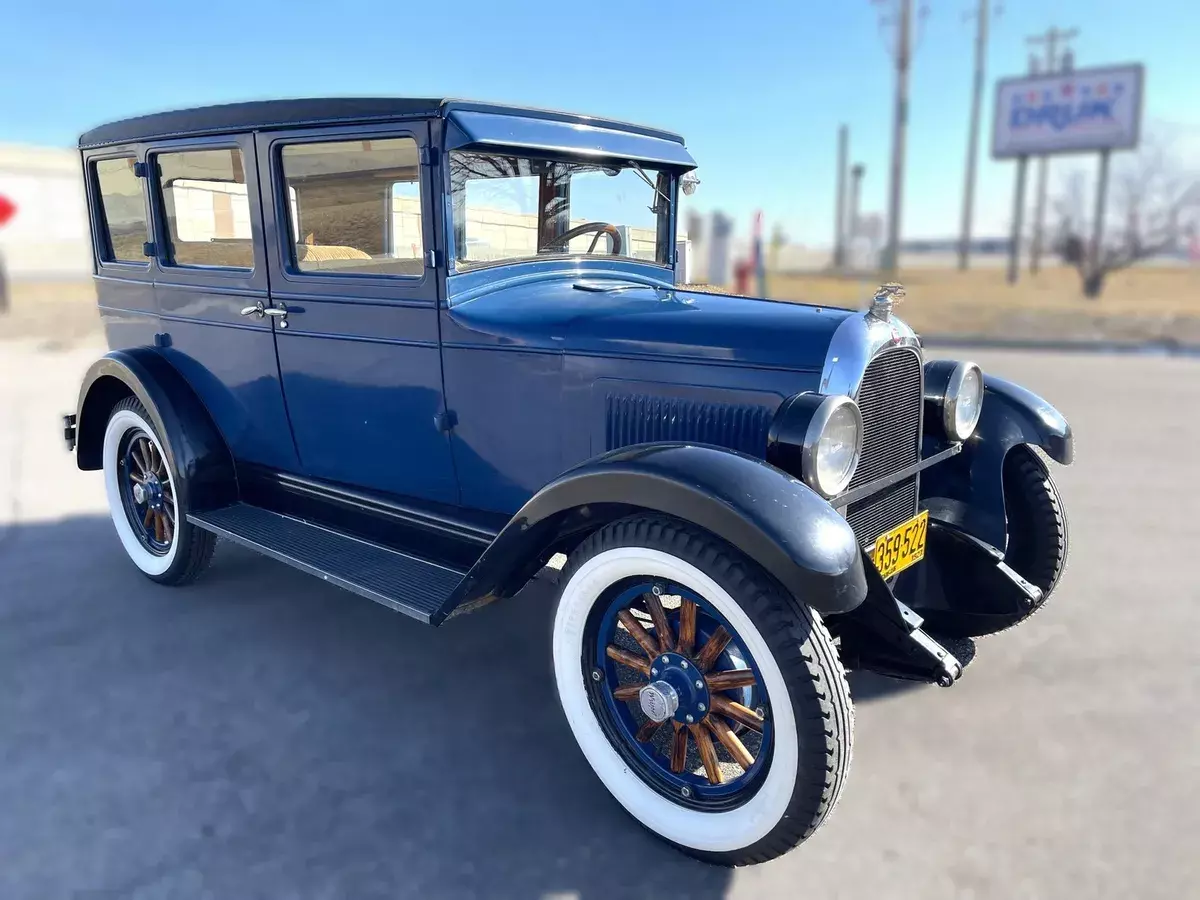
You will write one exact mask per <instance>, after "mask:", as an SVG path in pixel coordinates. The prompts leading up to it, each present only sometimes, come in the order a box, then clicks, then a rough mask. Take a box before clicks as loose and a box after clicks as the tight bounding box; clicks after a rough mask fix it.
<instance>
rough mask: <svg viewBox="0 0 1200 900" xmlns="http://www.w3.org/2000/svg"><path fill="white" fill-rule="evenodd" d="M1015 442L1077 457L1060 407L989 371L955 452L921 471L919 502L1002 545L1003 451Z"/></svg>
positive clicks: (1058, 457)
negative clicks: (977, 411)
mask: <svg viewBox="0 0 1200 900" xmlns="http://www.w3.org/2000/svg"><path fill="white" fill-rule="evenodd" d="M927 440H928V439H927ZM1018 444H1029V445H1032V446H1034V447H1040V448H1041V449H1042V450H1043V451H1044V452H1045V453H1046V455H1047V456H1049V457H1050V458H1051V459H1053V460H1055V461H1056V462H1059V463H1062V464H1063V465H1070V464H1071V462H1072V460H1073V459H1074V457H1075V443H1074V436H1073V435H1072V433H1071V426H1070V425H1069V424H1068V423H1067V420H1066V419H1065V418H1064V417H1063V415H1062V413H1060V412H1059V411H1058V410H1057V409H1055V408H1054V407H1053V406H1051V405H1050V404H1049V403H1047V402H1046V401H1045V400H1043V399H1042V398H1041V397H1039V396H1038V395H1037V394H1035V393H1033V392H1032V391H1029V390H1026V389H1025V388H1023V387H1021V386H1020V385H1017V384H1013V383H1012V382H1011V381H1006V380H1005V379H1003V378H997V377H995V376H994V375H987V376H985V378H984V399H983V409H982V412H981V415H980V417H979V425H978V426H977V427H976V429H975V433H974V434H973V435H971V437H970V439H969V440H968V441H967V442H966V445H965V446H964V447H963V452H962V453H960V454H959V455H958V456H956V457H954V458H953V459H950V460H947V461H946V462H944V463H942V464H940V465H937V466H933V467H932V468H930V469H927V470H926V471H925V472H922V473H921V499H922V502H923V503H924V504H925V506H927V507H928V509H929V511H930V513H931V514H932V515H933V516H935V517H936V518H938V519H941V520H942V521H944V522H947V523H949V524H952V525H954V526H956V527H958V528H961V529H962V530H963V531H965V532H966V533H967V534H970V535H973V536H974V537H976V538H978V539H979V540H981V541H983V542H984V543H987V544H990V545H991V546H993V547H998V548H1000V549H1001V550H1003V549H1004V548H1005V547H1007V545H1008V526H1007V518H1006V516H1005V511H1004V478H1003V473H1004V457H1005V456H1007V455H1008V451H1009V450H1011V449H1012V448H1013V447H1016V446H1017V445H1018ZM931 449H932V448H929V447H927V448H926V449H925V453H926V455H928V454H929V453H930V452H931Z"/></svg>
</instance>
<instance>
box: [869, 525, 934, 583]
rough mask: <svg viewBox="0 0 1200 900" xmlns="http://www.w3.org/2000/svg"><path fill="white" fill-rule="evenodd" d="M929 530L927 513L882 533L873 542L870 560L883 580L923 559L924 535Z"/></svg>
mask: <svg viewBox="0 0 1200 900" xmlns="http://www.w3.org/2000/svg"><path fill="white" fill-rule="evenodd" d="M928 530H929V513H928V512H922V513H919V514H918V515H917V516H915V517H914V518H911V519H909V520H908V521H907V522H905V523H904V524H903V525H897V526H896V527H895V528H893V529H892V530H891V531H887V532H884V533H883V534H881V535H880V536H879V538H878V540H876V541H875V547H874V548H873V549H872V550H871V559H872V560H873V561H874V563H875V568H876V569H878V570H879V574H880V575H882V576H883V577H884V578H891V577H892V576H893V575H895V574H896V573H897V572H903V571H904V570H905V569H907V568H908V567H909V566H911V565H912V564H913V563H919V562H920V561H921V560H923V559H924V558H925V533H926V532H927V531H928Z"/></svg>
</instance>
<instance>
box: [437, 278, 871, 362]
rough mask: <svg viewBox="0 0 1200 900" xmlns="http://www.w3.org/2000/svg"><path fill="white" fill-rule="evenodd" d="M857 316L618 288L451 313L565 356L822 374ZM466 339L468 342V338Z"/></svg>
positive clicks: (489, 299) (497, 298)
mask: <svg viewBox="0 0 1200 900" xmlns="http://www.w3.org/2000/svg"><path fill="white" fill-rule="evenodd" d="M852 315H855V313H854V312H853V311H850V310H844V309H831V308H828V307H820V306H809V305H805V304H799V303H785V302H779V301H772V300H765V299H761V298H754V297H741V296H733V295H730V294H720V293H708V292H701V291H687V290H678V289H674V288H663V287H655V286H651V285H645V284H636V283H632V282H628V283H627V282H622V281H619V280H614V279H604V280H603V281H599V280H597V281H588V280H586V279H580V278H569V279H552V280H547V281H539V282H534V283H528V282H522V283H518V284H510V285H505V284H503V283H501V284H499V285H496V286H495V287H494V288H492V289H489V290H486V291H484V292H480V293H477V294H475V295H474V296H473V297H472V298H471V299H469V300H466V301H465V302H459V303H456V304H455V305H454V306H452V307H451V309H450V318H451V319H452V320H453V321H454V322H456V323H457V324H458V325H460V326H461V327H462V328H464V329H466V330H468V331H475V332H484V333H486V334H488V335H490V336H491V338H492V340H493V341H495V342H497V343H499V344H501V345H504V344H507V345H536V346H543V347H547V348H549V347H557V348H560V349H561V350H563V351H564V352H567V353H584V354H608V355H618V356H622V355H624V356H639V357H645V356H652V357H670V358H673V359H680V360H690V361H711V362H722V363H726V364H729V363H734V364H737V363H740V364H744V365H750V366H765V367H771V368H782V369H793V370H807V371H819V370H820V369H821V367H822V365H823V364H824V361H825V354H826V351H827V350H828V347H829V342H830V339H831V337H832V335H833V332H834V331H835V330H836V329H837V327H838V325H839V324H841V322H842V321H843V320H844V319H846V318H847V317H848V316H852ZM464 337H465V335H464Z"/></svg>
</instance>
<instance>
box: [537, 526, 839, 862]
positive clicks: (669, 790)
mask: <svg viewBox="0 0 1200 900" xmlns="http://www.w3.org/2000/svg"><path fill="white" fill-rule="evenodd" d="M562 584H563V587H562V592H561V595H560V597H559V601H558V604H557V607H556V610H555V615H554V622H553V631H552V650H553V668H554V677H555V682H556V686H557V689H558V695H559V700H560V702H561V704H562V708H563V712H564V713H565V715H566V717H567V722H568V724H569V725H570V728H571V731H572V732H573V733H574V735H575V738H576V740H577V741H578V743H579V746H580V748H581V749H582V751H583V754H584V756H585V757H586V758H587V761H588V763H589V764H590V765H591V767H592V769H593V770H594V771H595V773H596V774H597V776H599V778H600V780H601V781H602V782H603V783H604V785H605V787H607V788H608V790H609V791H610V792H611V793H612V795H613V796H614V797H615V798H616V799H617V801H618V802H620V804H621V805H622V806H623V807H624V808H625V809H626V810H627V811H628V812H629V813H630V814H631V815H632V816H633V817H634V818H635V819H637V821H638V822H640V823H641V824H642V825H644V826H645V827H646V828H648V829H649V830H650V831H652V832H654V833H656V834H658V835H660V836H661V837H663V838H665V839H666V840H668V841H670V842H672V843H674V844H676V845H678V846H679V847H680V848H682V849H684V850H685V851H687V852H689V853H691V854H692V855H695V856H699V857H701V858H704V859H707V860H709V861H712V862H718V863H723V864H729V865H740V864H744V863H748V862H761V861H763V860H766V859H770V858H772V857H775V856H778V855H779V854H781V853H784V852H786V851H787V850H789V849H791V848H792V847H794V846H795V845H796V844H798V843H799V842H800V841H802V840H804V839H805V838H807V837H808V836H809V835H810V834H811V833H812V832H813V831H814V830H815V829H816V828H817V827H818V826H819V825H820V824H821V823H822V822H823V821H824V819H825V818H826V816H827V815H828V813H829V812H830V810H831V809H832V808H833V806H834V804H835V802H836V800H837V798H838V795H839V794H840V792H841V788H842V785H843V783H844V781H845V776H846V773H847V771H848V768H849V763H850V755H851V742H852V734H853V711H852V707H851V703H850V696H849V691H848V689H847V687H846V683H845V678H844V673H843V671H842V668H841V665H840V663H839V661H838V659H837V655H836V650H835V648H834V647H833V644H832V642H831V640H830V638H829V635H828V633H827V632H826V631H825V628H824V626H823V624H822V623H821V622H820V619H819V617H818V616H817V614H816V613H814V612H812V611H810V610H808V609H806V608H805V607H803V606H802V605H800V604H796V603H793V602H792V601H791V600H790V598H786V597H784V596H783V595H782V593H781V591H780V589H779V588H778V587H777V586H775V584H774V583H773V582H771V581H770V580H769V579H768V578H767V577H766V576H765V575H764V574H763V573H762V572H761V571H760V570H758V569H757V567H755V566H754V564H753V563H752V562H751V561H750V560H748V559H747V558H746V557H744V556H743V555H742V554H740V553H739V552H737V551H736V550H734V549H733V548H731V547H728V546H726V545H724V544H722V543H720V542H719V541H717V540H716V539H715V538H713V537H712V536H710V535H708V534H707V533H705V532H701V531H699V530H697V529H693V528H691V527H690V526H688V525H686V524H684V523H681V522H677V521H675V520H670V519H664V518H662V517H649V516H647V517H637V518H631V519H625V520H621V521H619V522H615V523H612V524H610V525H608V526H606V527H605V528H603V529H601V530H600V531H598V532H596V533H595V534H593V535H591V536H590V537H589V538H588V539H587V540H585V541H584V542H583V544H581V545H580V546H579V547H578V548H577V549H576V550H575V551H574V553H572V555H571V557H570V560H569V562H568V565H567V567H566V568H565V569H564V571H563V576H562ZM651 585H652V586H653V587H652V588H651V587H650V586H651ZM660 591H661V592H662V596H661V597H656V596H652V595H658V594H659V593H660ZM631 598H632V599H631ZM671 603H677V604H678V605H677V607H676V608H675V609H673V610H667V609H666V606H667V605H668V604H671ZM688 604H691V609H690V610H688V613H687V614H686V615H685V613H684V607H685V606H686V605H688ZM655 606H657V607H659V609H657V610H655V609H654V608H653V607H655ZM614 609H615V610H616V611H615V613H614ZM614 615H615V618H614ZM660 615H661V616H662V618H661V621H660ZM617 622H619V623H620V624H619V625H618V624H616V623H617ZM697 622H699V624H697ZM643 626H644V627H643ZM721 630H723V631H724V633H725V634H726V635H731V639H730V640H729V641H728V644H727V645H725V650H724V652H723V653H722V654H721V655H720V656H719V657H717V658H716V659H717V661H716V662H715V663H714V662H713V661H712V657H710V658H709V659H708V660H707V661H706V660H705V658H704V654H705V650H706V649H708V642H709V641H711V640H712V638H713V637H714V636H715V635H718V634H719V632H720V631H721ZM685 635H686V637H685ZM614 641H615V642H616V643H615V644H614V643H612V642H614ZM622 641H623V642H624V643H623V644H622V643H621V642H622ZM668 646H669V650H668V649H664V648H667V647H668ZM614 647H615V648H616V649H615V650H614V649H613V648H614ZM626 647H627V648H629V649H628V650H624V649H623V648H626ZM639 651H640V652H641V655H639ZM651 651H656V652H658V653H659V655H658V656H657V657H656V656H653V655H652V654H651ZM630 653H632V655H629V654H630ZM706 662H707V665H706ZM649 665H653V666H654V668H653V669H651V670H650V671H645V669H646V668H647V667H648V666H649ZM681 667H682V668H681ZM651 672H652V673H653V674H651ZM614 673H615V680H614ZM643 681H644V682H646V683H647V685H648V687H647V686H644V687H643V692H644V691H645V690H651V692H652V694H653V696H652V697H651V698H650V699H648V700H646V701H643V700H642V699H641V696H642V695H641V694H639V695H638V696H636V697H635V696H632V694H633V692H634V691H635V689H637V686H638V685H639V684H640V683H641V682H643ZM668 683H669V684H671V685H673V687H672V688H667V687H661V686H663V685H667V684H668ZM735 683H736V684H737V685H738V687H737V689H731V690H725V691H721V690H719V689H718V688H719V686H720V685H721V684H735ZM744 684H752V687H742V685H744ZM654 685H658V686H660V687H654ZM693 688H694V689H693ZM751 692H752V693H751ZM660 694H661V697H665V698H666V699H667V701H668V706H667V707H666V708H665V709H661V710H660V709H658V708H657V707H656V706H655V704H656V703H657V701H658V700H659V699H660ZM718 695H720V696H718ZM622 698H624V702H622ZM743 700H745V701H747V702H746V703H742V702H741V701H743ZM749 704H755V705H757V706H758V709H757V710H753V711H752V710H751V709H750V708H749ZM647 710H649V711H650V714H647ZM719 710H720V711H721V712H722V713H724V712H725V711H727V710H732V711H733V712H732V713H731V714H730V715H733V716H740V717H741V718H740V719H739V718H736V717H733V718H730V717H727V716H726V715H723V714H719V713H718V711H719ZM668 711H670V717H669V718H667V719H666V720H665V721H663V722H662V723H661V725H658V724H656V720H657V717H658V716H662V715H664V714H665V713H667V712H668ZM756 713H762V714H763V716H764V718H762V719H761V720H759V722H758V723H757V724H755V723H754V721H753V719H754V714H756ZM685 714H687V715H686V716H685ZM688 716H691V717H688ZM741 722H749V723H750V727H745V726H744V725H743V724H740V723H741ZM689 723H691V724H689ZM635 727H637V728H638V731H637V734H633V733H632V732H633V730H634V728H635ZM680 732H683V733H684V735H685V736H684V737H682V738H681V737H680ZM647 733H651V734H656V735H657V736H656V737H651V738H648V739H643V737H644V735H646V734H647ZM731 734H732V737H731ZM656 741H657V744H656V743H655V742H656ZM679 744H681V745H682V747H683V750H682V752H681V751H680V750H679V747H678V746H677V745H679ZM703 745H708V747H707V748H706V747H704V746H703ZM709 748H712V749H713V750H715V753H716V758H715V759H714V757H713V753H712V752H709ZM677 754H678V759H677V758H676V755H677ZM693 768H694V769H695V771H694V772H693V771H692V769H693Z"/></svg>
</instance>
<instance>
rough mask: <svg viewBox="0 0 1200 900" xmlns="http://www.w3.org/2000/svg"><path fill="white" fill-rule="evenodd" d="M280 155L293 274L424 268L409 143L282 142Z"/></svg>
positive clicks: (411, 272)
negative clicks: (290, 239) (294, 268)
mask: <svg viewBox="0 0 1200 900" xmlns="http://www.w3.org/2000/svg"><path fill="white" fill-rule="evenodd" d="M282 156H283V178H284V182H285V183H286V184H287V188H288V213H289V215H290V216H291V232H292V238H293V244H292V248H293V261H294V263H295V266H296V268H297V269H298V270H299V271H301V272H326V273H335V274H351V275H398V276H409V277H420V276H421V275H422V274H423V273H424V270H425V263H424V256H425V252H424V241H423V239H422V234H421V188H420V171H421V170H420V159H419V157H418V153H417V142H416V141H414V140H413V139H412V138H388V139H385V140H353V141H330V142H322V143H315V144H289V145H288V146H286V147H284V148H283V154H282Z"/></svg>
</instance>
